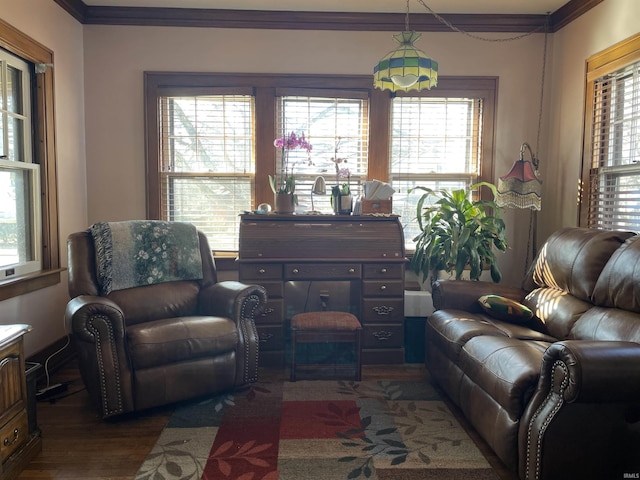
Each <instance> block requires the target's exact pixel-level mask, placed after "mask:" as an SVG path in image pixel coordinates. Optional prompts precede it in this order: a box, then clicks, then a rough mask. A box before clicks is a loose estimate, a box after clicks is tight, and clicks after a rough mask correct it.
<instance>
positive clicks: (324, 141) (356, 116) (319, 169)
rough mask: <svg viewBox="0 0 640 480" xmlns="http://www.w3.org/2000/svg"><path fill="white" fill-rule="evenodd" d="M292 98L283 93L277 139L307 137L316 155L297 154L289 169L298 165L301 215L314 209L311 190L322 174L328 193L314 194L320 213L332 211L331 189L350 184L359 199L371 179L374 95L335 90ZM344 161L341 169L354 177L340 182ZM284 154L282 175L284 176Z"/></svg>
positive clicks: (278, 116)
mask: <svg viewBox="0 0 640 480" xmlns="http://www.w3.org/2000/svg"><path fill="white" fill-rule="evenodd" d="M300 92H301V90H296V93H298V95H291V94H289V93H290V90H286V89H282V90H278V91H277V92H276V94H277V95H278V103H277V105H278V108H277V118H276V125H277V126H278V127H277V128H279V130H280V131H279V132H276V133H275V136H274V138H277V137H282V136H284V135H288V134H289V133H291V132H295V133H296V134H301V133H304V134H305V137H306V139H307V140H308V141H309V142H310V143H311V144H312V146H313V149H312V150H311V155H310V156H308V155H307V152H306V151H305V150H301V149H298V150H292V151H291V152H290V154H289V165H294V167H293V174H294V176H295V179H296V194H297V196H298V206H297V208H296V211H297V212H299V213H304V212H307V211H310V210H311V188H312V185H313V182H314V181H315V179H316V177H318V176H319V175H322V176H323V177H324V178H325V181H326V186H327V194H326V195H314V199H313V203H314V208H315V210H316V211H319V212H321V213H331V212H332V209H331V201H330V198H331V187H332V186H334V185H337V184H343V183H346V182H347V181H348V182H349V184H350V188H351V192H352V194H353V195H354V196H357V195H359V192H360V185H361V183H362V181H363V180H365V179H366V176H367V161H368V146H369V102H368V94H366V93H362V92H353V91H332V92H331V93H329V92H327V93H322V94H321V95H322V96H319V95H318V94H317V93H316V95H313V96H311V95H301V94H300ZM336 156H337V158H339V159H341V160H342V162H341V163H339V168H340V169H344V168H348V169H349V172H350V177H349V178H342V177H341V178H337V177H336V169H335V165H336V164H335V163H334V161H333V159H334V158H336ZM280 161H281V158H280V155H278V156H277V166H276V171H277V172H278V173H280V168H281V162H280Z"/></svg>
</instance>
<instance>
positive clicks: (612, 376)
mask: <svg viewBox="0 0 640 480" xmlns="http://www.w3.org/2000/svg"><path fill="white" fill-rule="evenodd" d="M540 386H542V387H543V389H544V390H549V391H554V392H555V393H557V394H558V395H562V398H563V400H564V401H565V402H568V403H573V402H625V401H639V399H640V344H637V343H634V342H614V341H611V342H609V341H583V340H565V341H562V342H556V343H554V344H553V345H551V346H550V347H549V348H548V349H547V351H546V352H545V354H544V356H543V358H542V370H541V374H540Z"/></svg>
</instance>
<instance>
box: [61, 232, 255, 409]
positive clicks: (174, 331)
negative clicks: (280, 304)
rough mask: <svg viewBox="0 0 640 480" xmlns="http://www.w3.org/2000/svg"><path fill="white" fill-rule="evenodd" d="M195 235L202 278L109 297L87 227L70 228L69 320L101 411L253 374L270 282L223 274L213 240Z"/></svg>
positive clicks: (195, 392) (222, 386)
mask: <svg viewBox="0 0 640 480" xmlns="http://www.w3.org/2000/svg"><path fill="white" fill-rule="evenodd" d="M197 235H198V240H197V242H198V243H199V250H200V257H201V258H202V279H200V280H185V281H171V282H164V283H157V284H154V285H145V286H139V287H135V288H128V289H121V290H114V291H112V292H110V293H109V294H108V295H105V296H101V295H100V291H101V289H100V285H99V282H98V279H97V276H96V252H95V246H94V241H93V239H92V236H91V233H90V232H88V231H84V232H78V233H73V234H71V235H70V236H69V238H68V242H67V250H68V257H69V294H70V296H71V300H70V302H69V303H68V305H67V309H66V321H67V325H68V330H69V331H70V332H71V333H72V338H73V341H74V344H75V347H76V351H77V355H78V364H79V368H80V373H81V375H82V379H83V381H84V383H85V385H86V387H87V390H88V391H89V393H90V394H91V396H92V397H93V398H94V400H95V402H96V403H97V405H99V406H100V408H101V410H102V416H103V417H104V418H106V417H112V416H114V415H121V414H124V413H127V412H132V411H138V410H143V409H147V408H150V407H154V406H158V405H163V404H168V403H173V402H177V401H181V400H185V399H188V398H194V397H199V396H204V395H209V394H212V393H217V392H220V391H223V390H226V389H230V388H233V387H235V386H238V385H242V384H246V383H249V382H254V381H256V379H257V367H258V336H257V331H256V328H255V324H254V317H255V316H256V315H257V314H259V313H260V312H261V310H262V308H263V306H264V305H265V303H266V293H265V290H264V288H263V287H261V286H257V285H244V284H242V283H239V282H233V281H223V282H218V281H217V274H216V268H215V264H214V260H213V257H212V254H211V249H210V248H209V244H208V242H207V239H206V237H205V236H204V234H203V233H202V232H197ZM197 248H198V247H197V246H196V250H197Z"/></svg>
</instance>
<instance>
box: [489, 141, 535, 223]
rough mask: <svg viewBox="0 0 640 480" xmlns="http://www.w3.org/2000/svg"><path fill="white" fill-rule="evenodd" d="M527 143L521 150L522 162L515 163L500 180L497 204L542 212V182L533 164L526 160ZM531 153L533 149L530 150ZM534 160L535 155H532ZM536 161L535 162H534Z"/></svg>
mask: <svg viewBox="0 0 640 480" xmlns="http://www.w3.org/2000/svg"><path fill="white" fill-rule="evenodd" d="M525 148H529V145H527V144H526V143H525V144H523V145H522V148H521V149H520V160H516V161H515V162H513V166H512V167H511V170H509V173H507V174H506V175H503V176H502V177H500V178H499V179H498V193H497V195H496V203H497V204H498V206H500V207H513V208H530V209H532V210H540V208H541V203H542V202H541V197H542V181H541V180H540V179H539V178H538V172H537V170H536V169H535V167H534V165H533V163H532V162H530V161H529V160H525V159H524V149H525ZM529 151H530V152H531V148H529ZM532 160H534V158H533V154H532ZM534 161H535V160H534Z"/></svg>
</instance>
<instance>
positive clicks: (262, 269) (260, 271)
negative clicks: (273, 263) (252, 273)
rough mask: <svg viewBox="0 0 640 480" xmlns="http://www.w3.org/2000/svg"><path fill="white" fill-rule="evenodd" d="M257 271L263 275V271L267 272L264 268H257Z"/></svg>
mask: <svg viewBox="0 0 640 480" xmlns="http://www.w3.org/2000/svg"><path fill="white" fill-rule="evenodd" d="M258 273H259V274H260V275H264V274H265V273H267V271H266V270H265V269H264V268H261V269H260V270H258Z"/></svg>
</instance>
